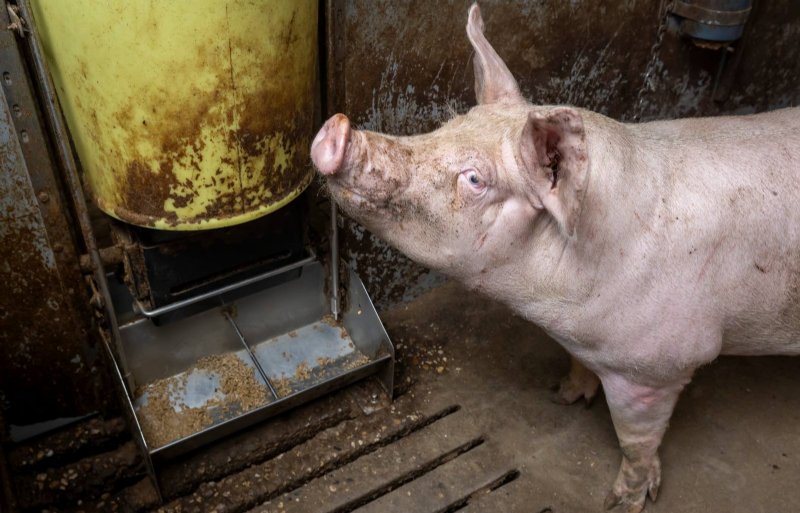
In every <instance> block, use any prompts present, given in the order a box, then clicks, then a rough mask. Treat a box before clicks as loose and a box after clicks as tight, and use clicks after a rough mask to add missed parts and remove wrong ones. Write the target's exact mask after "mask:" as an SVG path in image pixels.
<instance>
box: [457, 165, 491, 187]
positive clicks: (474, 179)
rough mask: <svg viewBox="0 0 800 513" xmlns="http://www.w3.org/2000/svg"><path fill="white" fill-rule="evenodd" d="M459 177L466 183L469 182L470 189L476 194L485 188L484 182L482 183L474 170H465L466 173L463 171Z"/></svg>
mask: <svg viewBox="0 0 800 513" xmlns="http://www.w3.org/2000/svg"><path fill="white" fill-rule="evenodd" d="M461 176H463V177H464V178H465V179H466V180H467V182H469V185H470V187H472V188H473V189H474V190H475V191H477V192H480V191H482V190H483V189H484V188H485V187H486V182H484V181H483V179H482V178H481V175H479V174H478V172H477V171H475V170H474V169H467V170H466V171H463V172H462V173H461Z"/></svg>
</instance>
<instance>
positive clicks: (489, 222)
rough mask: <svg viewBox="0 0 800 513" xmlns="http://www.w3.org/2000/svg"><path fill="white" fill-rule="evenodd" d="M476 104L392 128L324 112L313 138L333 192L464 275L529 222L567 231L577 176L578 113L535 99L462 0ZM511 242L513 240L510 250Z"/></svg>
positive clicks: (508, 251)
mask: <svg viewBox="0 0 800 513" xmlns="http://www.w3.org/2000/svg"><path fill="white" fill-rule="evenodd" d="M467 35H468V37H469V40H470V42H471V43H472V46H473V48H474V50H475V57H474V64H475V91H476V96H477V99H478V105H477V106H476V107H474V108H472V109H471V110H470V111H469V112H468V113H467V114H465V115H463V116H458V117H456V118H454V119H453V120H451V121H450V122H448V123H447V124H445V125H444V126H442V127H441V128H439V129H438V130H436V131H434V132H431V133H429V134H424V135H418V136H412V137H393V136H388V135H382V134H377V133H374V132H368V131H359V130H354V129H353V128H352V127H351V126H350V122H349V120H348V119H347V117H346V116H344V115H343V114H336V115H335V116H333V117H332V118H330V119H329V120H328V121H327V122H326V123H325V125H324V126H323V127H322V129H321V130H320V131H319V133H318V134H317V136H316V138H315V139H314V142H313V143H312V146H311V156H312V159H313V161H314V164H315V165H316V167H317V169H318V170H319V172H320V173H321V174H322V175H324V176H325V177H326V178H327V181H328V185H329V188H330V191H331V194H332V195H333V197H334V198H335V200H336V202H337V203H338V204H339V205H340V206H341V207H342V208H343V209H344V210H345V211H346V212H347V213H348V214H349V215H350V216H351V217H353V218H354V219H356V220H357V221H359V222H360V223H362V224H363V225H364V226H366V227H367V228H368V229H369V230H371V231H372V232H373V233H375V234H377V235H378V236H380V237H381V238H383V239H385V240H386V241H388V242H389V243H390V244H392V245H394V246H395V247H397V248H398V249H399V250H400V251H402V252H404V253H405V254H407V255H408V256H409V257H411V258H412V259H414V260H416V261H418V262H420V263H422V264H423V265H426V266H428V267H430V268H433V269H436V270H439V271H441V272H444V273H445V274H450V275H453V276H456V277H459V278H461V279H463V280H464V281H467V282H469V281H470V280H469V278H470V276H475V275H478V274H480V273H485V272H486V270H487V269H489V268H501V267H503V266H504V265H505V264H507V263H508V260H509V259H512V258H517V256H515V254H517V253H519V252H522V251H525V249H524V248H525V247H526V246H528V243H529V242H532V240H533V238H534V237H536V236H537V234H541V232H542V231H545V230H547V231H550V232H552V233H555V234H556V235H557V236H559V237H564V238H568V237H572V236H573V234H574V233H575V229H576V224H577V222H578V216H579V213H580V209H581V200H582V196H583V191H584V189H585V184H586V179H587V167H588V159H587V153H586V144H585V134H584V127H583V121H582V118H581V114H580V113H579V112H578V111H576V110H574V109H571V108H566V107H535V106H533V105H530V104H529V103H527V102H526V101H525V99H524V98H523V97H522V95H521V94H520V91H519V86H518V85H517V83H516V81H515V80H514V77H513V76H512V75H511V73H510V72H509V70H508V68H507V67H506V65H505V63H504V62H503V61H502V59H500V57H499V56H498V55H497V53H496V52H495V51H494V49H493V48H492V46H491V45H490V44H489V42H488V41H487V40H486V38H485V37H484V35H483V20H482V19H481V14H480V10H479V8H478V6H477V4H476V5H473V6H472V7H471V8H470V10H469V16H468V22H467ZM515 249H516V250H515Z"/></svg>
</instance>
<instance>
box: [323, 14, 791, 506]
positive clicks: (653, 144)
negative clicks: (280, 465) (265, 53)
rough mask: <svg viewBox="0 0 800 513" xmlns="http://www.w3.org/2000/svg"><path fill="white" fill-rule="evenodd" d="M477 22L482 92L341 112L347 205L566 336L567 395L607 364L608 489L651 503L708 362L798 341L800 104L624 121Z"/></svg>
mask: <svg viewBox="0 0 800 513" xmlns="http://www.w3.org/2000/svg"><path fill="white" fill-rule="evenodd" d="M467 35H468V37H469V40H470V42H471V43H472V46H473V47H474V49H475V60H474V62H475V90H476V95H477V99H478V106H476V107H474V108H472V109H471V110H470V111H469V112H468V113H467V114H465V115H463V116H458V117H456V118H454V119H452V120H451V121H450V122H448V123H447V124H445V125H444V126H442V127H441V128H439V129H438V130H436V131H434V132H432V133H429V134H424V135H418V136H413V137H394V136H388V135H382V134H377V133H374V132H367V131H357V130H352V129H351V128H350V123H349V121H348V119H347V117H346V116H344V115H342V114H337V115H335V116H333V117H332V118H331V119H329V120H328V121H327V122H326V123H325V125H324V126H323V127H322V129H321V130H320V132H319V134H318V135H317V137H316V138H315V140H314V142H313V144H312V148H311V153H312V158H313V160H314V164H315V165H316V167H317V168H318V169H319V171H320V173H322V174H323V175H324V176H325V177H326V178H327V180H328V185H329V187H330V191H331V194H332V195H333V197H334V198H335V200H336V202H337V203H338V204H339V205H340V206H341V207H342V208H343V209H344V210H345V211H346V212H347V213H348V214H349V215H350V216H352V217H353V218H354V219H356V220H357V221H359V222H361V223H363V224H364V225H365V226H366V227H367V228H368V229H370V230H371V231H372V232H374V233H375V234H377V235H379V236H380V237H382V238H384V239H385V240H387V241H388V242H389V243H391V244H392V245H394V246H395V247H397V248H398V249H399V250H400V251H402V252H403V253H405V254H407V255H408V256H410V257H411V258H412V259H414V260H416V261H418V262H420V263H421V264H423V265H425V266H428V267H430V268H432V269H436V270H438V271H440V272H442V273H444V274H447V275H449V276H452V277H454V278H456V279H458V280H460V281H461V282H463V283H464V284H465V285H467V286H468V287H471V288H473V289H476V290H479V291H481V292H483V293H485V294H487V295H489V296H491V297H493V298H496V299H498V300H500V301H502V302H504V303H506V304H507V305H509V306H510V307H511V308H513V309H514V310H515V311H517V312H518V313H519V314H520V315H522V316H524V317H525V318H527V319H529V320H530V321H532V322H534V323H536V324H538V325H539V326H541V327H543V328H544V329H545V330H546V331H547V332H548V333H549V334H550V335H551V336H552V337H553V338H554V339H555V340H556V341H558V342H559V343H560V344H561V345H563V346H564V348H565V349H566V350H567V351H568V352H569V353H570V354H571V355H572V356H573V358H574V362H573V368H572V371H571V373H570V376H568V377H567V378H566V379H565V380H564V381H563V382H562V386H561V391H560V392H561V397H562V398H563V400H564V401H565V402H573V401H575V400H577V399H579V398H581V397H586V398H587V399H591V398H592V397H593V396H594V395H595V393H596V392H597V387H598V385H599V384H600V383H602V385H603V390H604V392H605V396H606V398H607V401H608V406H609V408H610V411H611V416H612V418H613V421H614V427H615V428H616V432H617V436H618V438H619V443H620V446H621V449H622V465H621V467H620V470H619V474H618V476H617V479H616V481H615V482H614V485H613V487H612V490H611V492H610V493H609V494H608V497H607V499H606V502H605V506H606V508H608V509H616V510H617V511H625V512H639V511H641V510H642V509H643V507H644V504H645V499H646V497H647V496H648V495H649V496H650V498H651V499H652V500H655V499H656V496H657V494H658V488H659V484H660V478H661V467H660V462H659V457H658V453H657V451H658V446H659V445H660V443H661V439H662V437H663V435H664V431H665V430H666V428H667V424H668V422H669V418H670V415H671V414H672V410H673V408H674V407H675V403H676V401H677V399H678V395H679V394H680V392H681V390H682V389H683V387H684V386H685V385H686V384H687V383H688V382H689V380H690V379H691V377H692V373H693V372H694V370H695V369H697V368H698V367H700V366H701V365H704V364H706V363H708V362H711V361H712V360H714V359H715V358H716V357H717V356H718V355H720V354H739V355H758V354H785V355H788V354H799V353H800V108H793V109H784V110H780V111H775V112H770V113H766V114H759V115H753V116H736V117H720V118H707V119H683V120H675V121H660V122H653V123H641V124H624V123H619V122H617V121H614V120H612V119H610V118H607V117H605V116H602V115H600V114H596V113H593V112H589V111H586V110H582V109H577V108H573V107H563V106H536V105H531V104H530V103H528V102H527V101H526V100H525V99H524V98H523V97H522V95H521V94H520V91H519V87H518V85H517V83H516V81H515V80H514V78H513V76H512V75H511V73H510V72H509V70H508V68H507V67H506V65H505V63H504V62H503V61H502V59H500V57H499V56H498V55H497V53H496V52H495V51H494V49H493V48H492V47H491V45H490V44H489V42H488V41H487V40H486V39H485V37H484V35H483V20H482V19H481V14H480V10H479V8H478V6H477V5H473V6H472V7H471V8H470V10H469V17H468V23H467Z"/></svg>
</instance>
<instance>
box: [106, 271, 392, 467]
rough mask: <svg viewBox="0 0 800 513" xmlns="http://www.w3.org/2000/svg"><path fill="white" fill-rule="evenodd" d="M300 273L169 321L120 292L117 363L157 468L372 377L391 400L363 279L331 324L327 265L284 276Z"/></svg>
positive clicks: (386, 359) (382, 334)
mask: <svg viewBox="0 0 800 513" xmlns="http://www.w3.org/2000/svg"><path fill="white" fill-rule="evenodd" d="M298 270H299V276H297V277H294V278H290V279H289V280H288V281H284V282H283V283H280V284H279V285H274V286H270V287H269V288H264V289H263V290H260V291H256V292H253V293H250V294H249V295H247V296H245V297H241V298H236V299H226V296H225V294H222V295H220V296H218V297H217V300H218V303H219V305H218V306H216V307H212V308H210V309H207V310H205V311H204V312H202V313H199V314H196V315H192V316H190V317H186V318H183V319H180V320H177V321H173V322H170V323H168V324H164V325H156V324H155V323H154V322H153V320H152V319H151V318H149V317H147V316H145V315H142V314H141V313H139V314H136V313H135V308H132V307H131V306H132V303H133V301H132V298H130V296H127V297H125V293H126V291H125V290H124V289H123V288H122V287H115V289H116V291H117V294H115V295H116V301H115V303H116V304H117V311H118V318H119V319H120V328H119V332H120V338H121V348H120V349H121V351H122V352H123V353H124V355H122V356H123V358H120V360H122V361H124V362H125V367H127V373H128V374H129V378H132V380H131V379H129V380H128V381H129V382H131V381H132V382H133V384H134V386H132V387H130V386H129V387H128V392H129V396H130V403H131V405H132V406H133V411H134V414H135V417H136V421H137V423H138V425H139V428H140V430H141V432H142V435H143V440H144V443H145V448H146V450H147V451H148V453H149V455H150V457H151V458H152V460H153V462H156V463H157V462H158V461H161V460H163V459H166V458H171V457H174V456H177V455H179V454H182V453H185V452H187V451H190V450H192V449H195V448H197V447H200V446H202V445H203V444H206V443H209V442H211V441H213V440H216V439H218V438H220V437H223V436H226V435H228V434H230V433H233V432H235V431H237V430H240V429H242V428H244V427H247V426H249V425H252V424H254V423H256V422H260V421H262V420H264V419H267V418H269V417H271V416H273V415H276V414H278V413H280V412H282V411H285V410H287V409H289V408H292V407H294V406H297V405H299V404H302V403H304V402H307V401H309V400H311V399H313V398H315V397H318V396H320V395H323V394H325V393H327V392H330V391H332V390H334V389H336V388H340V387H342V386H345V385H347V384H349V383H352V382H354V381H356V380H359V379H362V378H364V377H366V376H368V375H371V374H376V375H377V376H378V377H379V379H380V380H381V381H382V383H383V384H384V386H385V388H386V391H387V393H388V394H390V395H391V390H392V375H393V367H394V348H393V346H392V343H391V341H390V340H389V337H388V335H387V334H386V331H385V329H384V328H383V325H382V324H381V321H380V319H379V317H378V315H377V312H376V311H375V308H374V307H373V305H372V302H371V300H370V298H369V296H368V295H367V292H366V290H365V288H364V285H363V283H362V282H361V280H360V279H359V278H358V276H356V275H355V273H354V272H352V271H350V272H349V277H348V278H349V282H348V283H346V285H347V287H346V292H345V295H346V300H345V301H344V305H343V306H344V308H343V310H342V311H341V313H340V317H339V319H338V320H334V318H333V316H332V315H331V312H330V296H329V294H328V293H327V292H326V278H325V273H324V270H323V267H322V265H321V264H320V263H319V262H317V261H310V262H307V263H304V264H303V265H302V266H299V267H297V266H294V267H293V268H289V269H288V270H287V271H286V272H287V273H295V275H296V274H297V273H298ZM274 276H275V275H274V273H273V274H272V275H271V277H274ZM247 285H248V286H250V287H252V285H253V284H252V280H250V281H249V282H248V283H247ZM231 290H232V289H230V287H229V288H227V289H226V290H225V293H229V292H230V291H231ZM204 300H208V298H204Z"/></svg>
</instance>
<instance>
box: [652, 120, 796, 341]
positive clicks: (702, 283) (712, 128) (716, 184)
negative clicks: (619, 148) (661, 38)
mask: <svg viewBox="0 0 800 513" xmlns="http://www.w3.org/2000/svg"><path fill="white" fill-rule="evenodd" d="M640 127H641V129H642V130H641V132H640V133H641V136H642V137H644V138H645V139H649V140H650V141H651V146H650V147H652V148H656V150H655V151H656V153H657V154H658V153H661V156H662V158H663V159H664V162H667V163H668V164H667V165H666V166H665V169H663V172H666V173H667V174H668V178H667V180H666V184H667V189H668V190H669V191H671V192H670V194H669V195H668V197H667V198H665V206H664V215H665V217H668V218H669V221H668V222H667V223H666V229H667V231H668V232H669V235H668V236H669V237H670V244H671V245H672V247H671V248H670V251H669V252H668V253H669V255H670V257H669V258H670V261H669V262H664V264H665V265H667V266H668V267H669V266H671V267H672V268H673V269H676V274H678V275H680V274H681V273H680V272H678V271H677V269H681V268H682V269H685V271H686V272H685V273H683V275H682V278H683V280H682V281H683V283H682V285H683V286H682V287H681V290H682V291H683V293H686V292H687V291H689V294H691V293H692V291H694V292H695V294H696V296H695V297H694V300H695V301H697V302H699V303H700V304H694V305H692V304H691V301H690V303H689V304H690V305H691V308H698V307H699V308H707V309H708V314H709V316H711V317H714V316H717V317H718V318H719V320H720V323H721V329H722V332H723V346H722V352H723V353H730V354H797V353H800V108H792V109H783V110H780V111H774V112H769V113H764V114H758V115H751V116H731V117H718V118H698V119H686V120H677V121H669V122H657V123H648V124H644V125H640ZM673 299H674V300H676V301H678V300H680V297H675V298H673ZM687 315H688V312H687Z"/></svg>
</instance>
